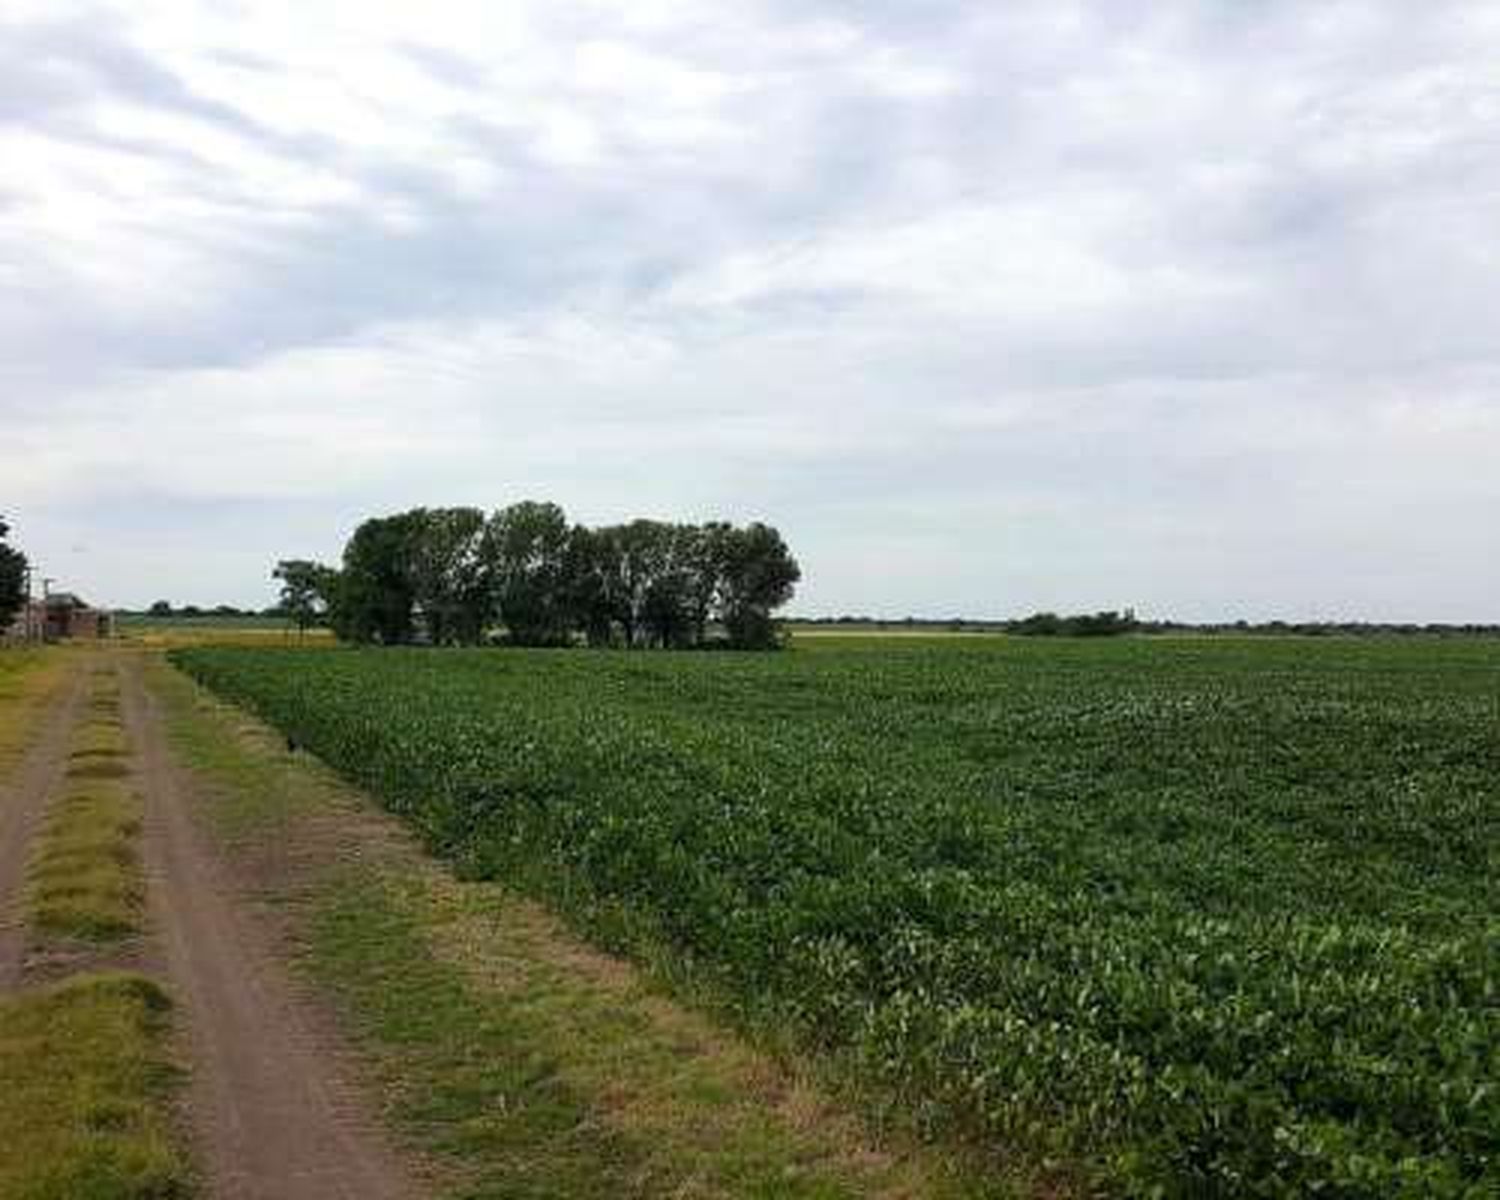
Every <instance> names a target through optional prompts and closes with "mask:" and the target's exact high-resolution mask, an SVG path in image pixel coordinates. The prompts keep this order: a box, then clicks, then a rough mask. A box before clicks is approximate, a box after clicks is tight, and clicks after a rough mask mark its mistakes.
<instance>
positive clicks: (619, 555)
mask: <svg viewBox="0 0 1500 1200" xmlns="http://www.w3.org/2000/svg"><path fill="white" fill-rule="evenodd" d="M272 574H273V577H274V578H275V579H277V580H279V581H280V582H281V605H280V607H281V608H282V610H283V611H284V612H285V613H286V614H287V615H288V616H289V617H291V619H293V620H294V621H296V623H297V625H298V627H299V628H302V629H306V628H307V627H309V626H311V625H314V624H327V625H329V626H330V627H331V628H332V629H333V631H334V633H335V634H336V635H337V636H338V637H339V638H341V639H343V640H345V641H351V642H359V643H378V644H381V645H403V644H407V643H411V642H416V641H422V642H429V643H432V644H434V645H460V646H473V645H478V644H481V643H483V642H485V641H488V640H490V638H491V637H492V635H493V634H494V633H495V632H496V631H497V630H499V629H501V628H503V630H504V635H505V637H506V639H507V640H508V641H510V642H512V643H514V644H516V645H523V646H559V645H567V644H570V643H572V642H574V641H576V640H578V639H580V638H581V639H583V640H585V641H587V642H588V643H589V644H590V645H595V646H612V645H613V646H625V647H663V648H679V647H692V646H710V645H724V646H729V647H734V648H739V649H769V648H772V647H774V646H776V645H777V644H778V642H779V632H778V628H777V624H776V621H775V619H774V616H773V614H774V613H775V611H776V610H777V609H778V608H780V607H781V606H782V605H784V604H785V603H786V602H787V601H788V600H790V599H791V598H792V594H793V590H794V588H795V586H796V584H797V581H798V580H799V579H800V578H801V575H802V572H801V569H800V568H799V567H798V565H797V560H796V559H795V558H793V557H792V554H791V551H790V550H789V549H788V548H787V545H786V543H785V542H784V541H783V540H782V537H781V534H780V533H778V532H777V531H776V530H775V529H774V528H772V527H771V526H769V525H764V524H761V523H759V522H754V523H752V524H749V525H746V526H735V525H731V524H729V523H727V522H723V521H710V522H707V523H705V524H701V525H691V524H676V523H671V522H666V521H649V520H637V521H631V522H629V523H628V524H624V525H610V526H605V527H602V528H590V527H588V526H585V525H571V524H569V522H568V519H567V516H566V514H565V513H564V512H563V510H562V509H561V508H560V507H559V506H558V505H556V504H550V503H542V502H538V501H534V500H524V501H521V502H520V503H518V504H512V505H510V506H509V507H507V508H502V509H500V510H498V511H497V512H495V513H493V514H491V515H489V516H486V515H485V514H484V513H483V512H482V511H481V510H479V509H477V508H414V509H410V510H408V511H406V512H401V513H395V514H392V515H390V516H383V517H371V518H370V519H369V520H366V521H364V522H363V523H362V524H360V526H359V527H358V528H357V529H356V530H355V531H354V533H353V535H352V536H351V537H350V538H349V541H348V542H347V543H346V545H345V546H344V555H343V562H342V564H341V566H339V567H331V566H327V565H324V564H322V563H317V562H311V561H309V560H306V559H286V560H283V561H281V562H279V563H277V565H276V569H275V571H274V572H273V573H272Z"/></svg>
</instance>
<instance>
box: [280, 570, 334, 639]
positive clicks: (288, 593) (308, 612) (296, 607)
mask: <svg viewBox="0 0 1500 1200" xmlns="http://www.w3.org/2000/svg"><path fill="white" fill-rule="evenodd" d="M271 578H272V579H279V580H280V581H281V611H282V612H283V613H285V614H286V615H287V616H288V617H289V618H291V619H292V620H293V621H295V622H296V624H297V633H298V635H299V636H302V635H305V634H306V633H307V630H308V628H309V627H310V626H313V625H316V624H318V623H320V622H322V621H326V620H328V618H329V614H330V613H331V611H332V610H333V607H334V605H335V604H336V602H337V589H338V582H339V572H338V571H337V570H336V569H335V568H333V567H329V566H325V565H324V564H322V563H319V562H312V561H311V560H309V559H305V558H284V559H282V560H281V561H280V562H279V563H277V564H276V569H275V570H274V571H272V572H271Z"/></svg>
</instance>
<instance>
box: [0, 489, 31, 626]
mask: <svg viewBox="0 0 1500 1200" xmlns="http://www.w3.org/2000/svg"><path fill="white" fill-rule="evenodd" d="M9 534H10V526H9V525H8V524H6V521H5V518H4V517H0V633H3V632H4V631H5V630H6V629H7V628H9V626H10V623H11V622H12V621H13V620H14V619H15V616H16V614H17V613H18V612H20V611H21V606H22V605H23V604H25V603H26V556H25V555H24V554H22V553H21V552H20V551H19V550H17V549H16V548H15V547H14V546H12V545H11V544H10V543H9V542H7V541H6V538H7V537H8V536H9Z"/></svg>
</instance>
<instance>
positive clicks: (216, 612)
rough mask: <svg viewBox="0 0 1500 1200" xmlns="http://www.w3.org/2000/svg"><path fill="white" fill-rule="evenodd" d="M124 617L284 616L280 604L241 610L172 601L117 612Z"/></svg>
mask: <svg viewBox="0 0 1500 1200" xmlns="http://www.w3.org/2000/svg"><path fill="white" fill-rule="evenodd" d="M117 611H119V613H120V614H121V615H122V616H127V617H131V616H141V617H162V618H169V617H192V618H198V617H279V616H281V615H282V611H281V606H280V605H279V604H277V605H272V606H271V607H269V608H240V607H238V606H237V605H234V604H212V605H203V604H183V605H180V606H174V605H173V604H172V602H171V601H170V600H153V601H152V602H151V603H150V604H149V605H147V606H146V607H145V608H143V609H141V610H140V612H138V613H136V612H132V611H131V610H130V609H128V608H126V609H119V610H117Z"/></svg>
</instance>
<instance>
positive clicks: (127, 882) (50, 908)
mask: <svg viewBox="0 0 1500 1200" xmlns="http://www.w3.org/2000/svg"><path fill="white" fill-rule="evenodd" d="M140 823H141V805H140V800H139V798H138V797H137V796H136V795H135V793H134V792H133V791H132V790H131V789H130V787H129V786H128V785H126V784H123V783H120V782H117V781H98V782H91V783H90V784H89V785H88V786H87V787H86V788H80V787H77V786H76V785H75V786H73V787H70V789H69V790H68V791H67V793H66V794H65V795H64V796H63V797H62V798H61V799H59V800H58V801H57V802H56V803H55V804H54V806H53V808H52V810H51V812H50V813H49V814H48V817H47V821H46V823H45V825H44V826H43V828H42V831H41V834H40V836H39V837H38V839H37V844H36V848H35V850H34V852H33V854H32V859H31V863H30V867H29V870H28V883H29V887H30V901H31V926H32V929H33V931H34V932H35V933H37V934H39V935H41V936H43V937H52V938H56V937H64V938H78V939H82V940H86V941H112V940H117V939H120V938H123V937H128V936H130V935H131V934H134V933H137V932H139V928H140V919H141V905H142V902H143V898H144V894H143V886H142V881H141V870H140V861H139V855H138V850H137V847H136V840H137V837H138V835H139V833H140Z"/></svg>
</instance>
